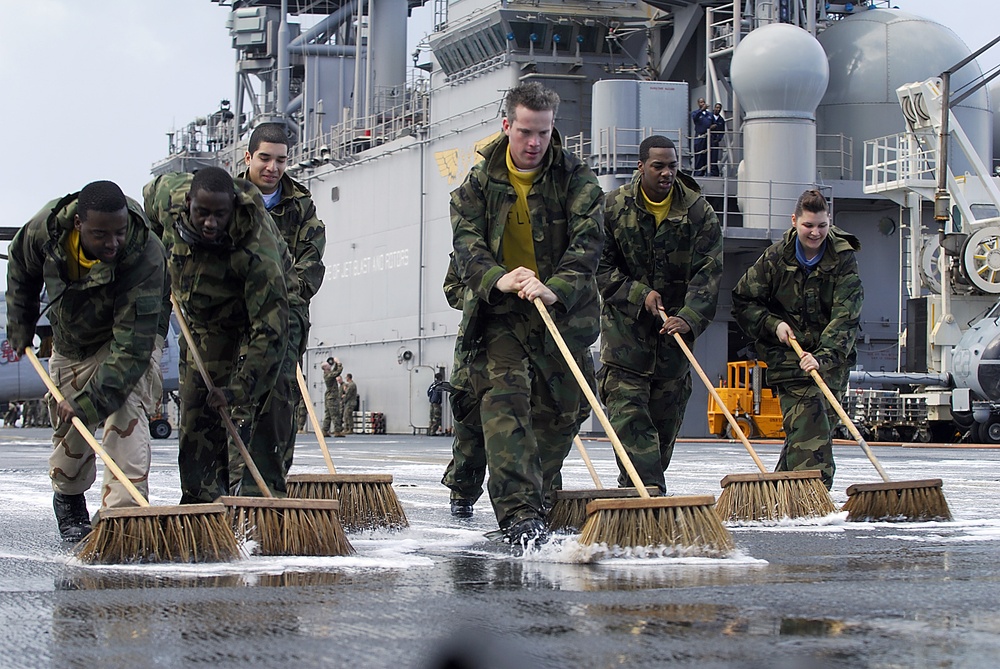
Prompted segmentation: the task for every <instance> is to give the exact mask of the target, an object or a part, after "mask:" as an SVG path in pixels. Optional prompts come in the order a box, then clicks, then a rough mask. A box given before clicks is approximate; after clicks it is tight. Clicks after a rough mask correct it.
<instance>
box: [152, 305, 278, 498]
mask: <svg viewBox="0 0 1000 669" xmlns="http://www.w3.org/2000/svg"><path fill="white" fill-rule="evenodd" d="M170 303H171V304H173V305H174V313H175V314H177V322H178V323H179V324H180V326H181V332H182V333H184V340H185V341H186V342H187V345H188V349H190V350H191V357H192V358H194V364H195V365H196V366H197V367H198V371H199V372H200V373H201V378H202V380H203V381H204V382H205V387H206V388H208V392H209V393H211V392H212V391H213V390H215V384H214V383H212V377H211V376H209V374H208V370H207V369H206V368H205V362H204V361H203V360H202V359H201V353H199V352H198V345H197V344H195V341H194V336H193V335H192V334H191V329H190V328H188V324H187V320H186V319H185V318H184V314H183V313H182V312H181V305H179V304H177V299H176V298H175V297H174V296H173V295H171V296H170ZM219 415H220V416H222V422H223V423H224V424H225V426H226V429H227V430H228V431H229V436H231V437H232V438H233V441H234V442H236V448H238V449H239V451H240V455H242V456H243V463H244V465H245V466H246V468H247V469H248V470H250V475H251V476H253V480H254V483H256V484H257V487H258V488H260V492H261V494H262V495H263V496H264V497H274V495H272V494H271V490H270V488H268V487H267V484H266V483H265V482H264V477H263V476H261V475H260V470H259V469H257V465H256V464H254V461H253V458H251V457H250V452H249V451H247V447H246V444H244V443H243V439H242V438H241V437H240V431H239V430H237V429H236V426H235V425H233V419H232V417H231V416H230V415H229V412H228V411H220V412H219Z"/></svg>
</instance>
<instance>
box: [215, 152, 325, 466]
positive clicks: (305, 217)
mask: <svg viewBox="0 0 1000 669" xmlns="http://www.w3.org/2000/svg"><path fill="white" fill-rule="evenodd" d="M240 176H241V177H242V178H244V179H245V178H248V177H247V173H246V172H244V173H243V174H242V175H240ZM280 188H281V199H280V200H279V201H278V203H277V204H275V205H274V206H273V207H271V208H270V209H268V213H269V214H270V215H271V218H272V219H273V220H274V224H275V225H276V226H277V227H278V231H279V232H280V233H281V236H282V238H283V239H284V241H285V245H286V246H287V247H288V252H289V253H290V254H291V257H292V262H293V263H294V269H295V272H294V275H295V277H296V278H295V280H294V281H293V280H291V279H288V278H287V277H286V281H287V289H288V306H289V311H288V341H287V344H288V345H287V347H286V349H285V356H284V359H283V360H282V363H281V372H280V374H281V376H282V377H283V380H282V384H283V385H285V386H287V387H288V390H289V392H288V394H287V395H284V396H280V397H279V396H277V395H275V396H274V397H273V398H271V399H269V401H268V403H267V406H265V407H264V408H263V410H261V411H260V412H259V413H258V415H257V416H256V418H255V419H254V421H255V422H254V431H255V432H257V431H261V432H262V433H263V434H274V435H277V436H278V438H279V442H278V443H280V444H282V447H281V448H282V463H283V466H284V468H285V474H287V473H288V470H289V469H290V468H291V466H292V456H293V454H294V450H295V436H296V432H297V430H296V429H295V410H294V408H295V406H296V404H297V403H298V401H299V399H300V397H301V393H300V392H299V384H298V380H297V379H296V374H295V369H296V366H297V365H298V364H299V363H300V361H301V360H302V355H303V354H304V353H305V350H306V342H307V340H308V336H309V301H310V300H311V299H312V298H313V295H315V294H316V293H317V292H318V291H319V288H320V286H321V285H322V284H323V273H324V268H323V251H324V249H325V248H326V227H325V226H324V225H323V221H321V220H319V218H318V217H317V216H316V205H314V204H313V201H312V194H311V193H310V192H309V190H308V189H307V188H306V187H305V186H303V185H302V184H300V183H299V182H297V181H295V180H294V179H292V178H291V177H290V176H288V174H283V175H282V177H281V181H280ZM282 435H283V437H282ZM230 458H231V460H232V462H231V463H230V467H233V468H234V469H236V470H238V469H241V468H242V461H243V458H242V456H240V454H239V451H238V450H236V449H235V445H232V446H231V447H230ZM234 465H235V467H234ZM232 474H233V472H230V479H232Z"/></svg>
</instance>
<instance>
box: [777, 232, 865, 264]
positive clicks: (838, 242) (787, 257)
mask: <svg viewBox="0 0 1000 669" xmlns="http://www.w3.org/2000/svg"><path fill="white" fill-rule="evenodd" d="M795 237H796V233H795V228H788V230H785V234H784V235H782V237H781V243H782V244H783V247H782V250H781V259H782V261H784V263H785V266H786V269H789V270H792V269H796V268H798V266H799V261H798V260H796V259H795ZM860 250H861V241H860V240H859V239H858V238H857V237H855V236H854V235H852V234H851V233H849V232H844V231H843V230H841V229H840V228H838V227H837V226H835V225H831V226H830V232H829V233H828V234H827V236H826V249H825V250H824V251H823V259H822V260H820V261H819V264H818V265H816V269H820V270H822V271H824V272H832V271H833V270H835V269H836V268H837V265H838V264H839V262H840V260H839V256H840V254H841V253H843V252H844V251H855V252H856V251H860Z"/></svg>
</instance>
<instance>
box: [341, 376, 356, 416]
mask: <svg viewBox="0 0 1000 669" xmlns="http://www.w3.org/2000/svg"><path fill="white" fill-rule="evenodd" d="M340 393H341V396H342V397H343V398H344V399H343V402H344V406H345V407H351V410H352V411H353V410H354V404H355V402H357V401H358V386H357V384H356V383H354V381H344V382H343V383H341V384H340Z"/></svg>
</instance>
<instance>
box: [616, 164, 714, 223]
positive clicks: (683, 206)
mask: <svg viewBox="0 0 1000 669" xmlns="http://www.w3.org/2000/svg"><path fill="white" fill-rule="evenodd" d="M641 181H642V172H640V171H639V170H636V171H635V172H633V174H632V181H631V182H630V183H629V184H628V193H629V196H630V197H632V198H633V199H634V200H635V202H636V206H638V207H639V208H640V209H642V210H643V211H648V209H646V200H645V199H644V198H643V197H642V194H641V193H640V192H639V183H640V182H641ZM671 192H672V193H673V195H674V199H673V200H671V201H670V212H669V213H668V214H667V216H668V217H677V216H684V215H685V214H687V212H688V210H689V209H690V208H691V205H693V204H694V203H695V201H696V200H697V199H698V198H699V197H701V186H700V185H698V182H697V181H695V180H694V178H693V177H691V176H690V175H688V174H685V173H684V172H681V171H680V170H678V171H677V174H675V175H674V185H673V188H672V191H671ZM677 195H680V197H677Z"/></svg>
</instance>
